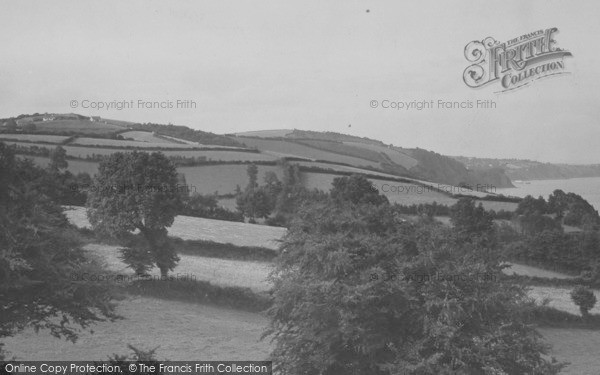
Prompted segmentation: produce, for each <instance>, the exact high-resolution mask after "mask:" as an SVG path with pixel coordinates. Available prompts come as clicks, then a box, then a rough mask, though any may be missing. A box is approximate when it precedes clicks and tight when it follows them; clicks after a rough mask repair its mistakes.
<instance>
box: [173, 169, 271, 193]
mask: <svg viewBox="0 0 600 375" xmlns="http://www.w3.org/2000/svg"><path fill="white" fill-rule="evenodd" d="M247 169H248V166H247V165H244V164H236V165H231V164H224V165H205V166H196V167H179V168H177V170H178V171H179V172H180V173H183V174H185V180H186V183H187V185H188V186H190V192H192V193H193V192H197V193H201V194H212V193H214V192H218V193H219V194H232V193H234V192H235V187H236V185H239V186H240V188H242V189H244V187H246V185H248V174H247ZM267 171H272V172H275V173H276V174H277V175H278V177H279V179H280V180H281V178H282V176H281V169H280V168H278V167H275V166H264V165H259V166H258V181H259V183H261V184H262V183H263V179H264V176H265V173H266V172H267Z"/></svg>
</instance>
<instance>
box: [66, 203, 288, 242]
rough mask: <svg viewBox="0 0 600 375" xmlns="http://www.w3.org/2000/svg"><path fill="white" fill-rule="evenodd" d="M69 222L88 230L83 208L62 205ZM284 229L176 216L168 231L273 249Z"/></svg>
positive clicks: (183, 236)
mask: <svg viewBox="0 0 600 375" xmlns="http://www.w3.org/2000/svg"><path fill="white" fill-rule="evenodd" d="M65 214H66V215H67V218H68V219H69V221H70V222H71V223H72V224H74V225H75V226H77V227H79V228H90V222H89V221H88V219H87V215H86V211H85V207H77V206H66V207H65ZM286 233H287V229H285V228H280V227H270V226H266V225H258V224H246V223H238V222H233V221H222V220H212V219H204V218H200V217H191V216H181V215H180V216H177V217H175V222H174V223H173V225H172V226H171V227H170V228H169V235H171V236H174V237H179V238H181V239H183V240H204V241H213V242H218V243H225V244H226V243H230V244H233V245H236V246H254V247H264V248H267V249H277V248H278V245H279V240H280V239H281V238H282V237H283V236H284V235H285V234H286Z"/></svg>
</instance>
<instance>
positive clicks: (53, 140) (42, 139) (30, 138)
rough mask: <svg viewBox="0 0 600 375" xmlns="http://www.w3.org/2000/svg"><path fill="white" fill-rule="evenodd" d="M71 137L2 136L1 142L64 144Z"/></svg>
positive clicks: (37, 135) (0, 137)
mask: <svg viewBox="0 0 600 375" xmlns="http://www.w3.org/2000/svg"><path fill="white" fill-rule="evenodd" d="M68 138H69V137H67V136H64V135H42V134H4V133H2V134H0V140H2V141H4V140H14V141H25V142H47V143H57V144H59V143H62V142H64V141H65V140H67V139H68Z"/></svg>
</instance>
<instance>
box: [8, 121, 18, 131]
mask: <svg viewBox="0 0 600 375" xmlns="http://www.w3.org/2000/svg"><path fill="white" fill-rule="evenodd" d="M6 130H8V131H9V132H14V131H16V130H17V122H16V121H15V119H14V118H9V119H8V121H7V122H6Z"/></svg>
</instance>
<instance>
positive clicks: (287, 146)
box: [236, 137, 380, 168]
mask: <svg viewBox="0 0 600 375" xmlns="http://www.w3.org/2000/svg"><path fill="white" fill-rule="evenodd" d="M236 140H238V141H240V142H243V143H245V144H246V145H247V146H248V147H256V148H258V149H259V150H262V151H270V152H275V153H277V154H281V155H288V156H298V157H304V158H308V159H314V160H326V161H331V162H335V163H344V164H350V165H354V166H370V167H374V168H380V165H379V163H378V162H374V161H369V160H366V159H361V158H356V157H353V156H346V155H340V154H336V153H333V152H328V151H324V150H319V149H316V148H313V147H309V146H306V145H301V144H298V143H294V142H286V141H281V140H272V139H258V138H245V137H237V138H236Z"/></svg>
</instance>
